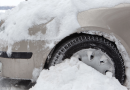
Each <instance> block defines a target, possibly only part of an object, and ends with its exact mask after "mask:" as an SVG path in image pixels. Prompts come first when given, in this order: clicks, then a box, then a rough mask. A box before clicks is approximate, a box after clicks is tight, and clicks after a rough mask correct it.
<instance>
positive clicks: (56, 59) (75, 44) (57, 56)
mask: <svg viewBox="0 0 130 90" xmlns="http://www.w3.org/2000/svg"><path fill="white" fill-rule="evenodd" d="M89 48H91V49H94V50H101V51H102V52H104V53H105V54H107V55H108V56H109V57H110V58H111V61H112V62H113V63H114V66H113V67H114V70H115V72H114V76H115V77H116V78H117V79H118V80H119V82H120V83H121V84H124V82H125V77H126V76H125V66H124V61H123V59H122V56H121V54H120V53H119V51H118V49H117V47H116V45H115V43H114V42H111V41H109V40H107V39H105V38H104V37H102V36H97V35H87V34H82V35H79V36H76V37H73V38H71V39H68V40H67V41H66V42H64V43H62V44H61V45H60V46H59V47H58V48H56V50H54V52H53V53H52V55H51V58H50V60H49V64H48V67H50V66H54V65H56V64H58V63H61V62H62V60H64V59H66V58H70V57H71V56H73V54H74V53H76V52H78V51H80V50H84V49H89Z"/></svg>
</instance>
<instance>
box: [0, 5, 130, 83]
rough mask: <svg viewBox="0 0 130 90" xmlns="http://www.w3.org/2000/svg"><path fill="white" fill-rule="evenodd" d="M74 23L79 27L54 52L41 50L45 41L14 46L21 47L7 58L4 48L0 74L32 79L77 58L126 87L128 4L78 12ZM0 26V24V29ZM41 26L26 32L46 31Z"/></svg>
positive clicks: (129, 32) (0, 55)
mask: <svg viewBox="0 0 130 90" xmlns="http://www.w3.org/2000/svg"><path fill="white" fill-rule="evenodd" d="M77 20H78V22H79V24H80V26H81V27H80V28H79V29H77V30H76V31H75V32H74V33H72V34H71V35H68V36H67V37H65V38H64V39H62V40H61V41H57V42H55V47H54V48H53V49H50V48H46V49H43V50H41V48H42V46H43V45H45V44H46V41H41V40H37V41H29V40H24V41H20V42H17V43H15V44H14V45H13V46H14V47H15V46H20V47H19V48H18V49H16V48H15V49H14V48H13V50H12V54H11V56H10V57H8V55H7V49H8V47H5V48H3V51H0V75H1V76H2V77H6V78H11V79H28V80H32V79H33V78H34V77H33V74H35V73H36V71H37V70H39V72H40V71H41V70H42V69H44V68H46V69H49V67H50V66H54V65H56V64H58V63H61V62H62V60H64V59H66V58H70V57H72V56H76V57H78V58H79V60H80V61H83V62H84V63H86V64H88V65H90V66H92V67H93V68H95V69H96V70H98V71H99V72H101V73H102V74H106V73H107V72H111V73H112V74H113V76H114V77H116V78H117V79H118V80H119V82H120V83H121V84H125V82H126V81H128V80H129V78H128V73H127V70H129V64H128V61H129V55H130V39H129V38H130V5H127V4H122V5H119V6H116V7H113V8H100V9H92V10H88V11H84V12H80V13H79V14H78V16H77ZM3 23H4V21H1V23H0V26H1V25H2V24H3ZM43 25H44V24H40V25H34V26H33V27H32V28H30V29H29V30H31V31H36V30H39V29H41V28H42V31H43V32H45V31H46V28H43V27H42V26H43ZM33 33H35V32H33ZM33 33H30V34H33ZM28 45H29V49H28ZM38 75H39V74H38Z"/></svg>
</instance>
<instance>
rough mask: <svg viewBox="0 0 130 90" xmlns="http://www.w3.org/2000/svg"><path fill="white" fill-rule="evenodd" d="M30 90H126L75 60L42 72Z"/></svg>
mask: <svg viewBox="0 0 130 90" xmlns="http://www.w3.org/2000/svg"><path fill="white" fill-rule="evenodd" d="M30 90H127V89H126V88H125V87H124V86H122V85H121V84H120V83H119V82H118V80H117V79H115V78H114V77H111V75H110V74H109V75H107V76H106V75H103V74H101V73H99V72H98V71H96V70H95V69H93V68H92V67H90V66H87V65H86V64H84V63H83V62H81V61H79V60H78V59H77V58H75V57H72V58H71V59H70V60H69V59H66V60H65V61H64V62H63V63H61V64H58V65H56V66H55V67H54V66H52V67H51V68H50V70H43V71H42V72H41V74H40V76H39V78H38V80H37V83H36V85H35V86H34V87H32V88H31V89H30Z"/></svg>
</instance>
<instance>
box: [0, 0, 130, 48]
mask: <svg viewBox="0 0 130 90" xmlns="http://www.w3.org/2000/svg"><path fill="white" fill-rule="evenodd" d="M120 3H130V0H93V1H92V0H28V1H23V2H21V3H20V4H19V5H18V6H17V7H15V8H13V9H12V10H8V11H6V13H5V14H3V15H1V16H0V20H4V21H5V23H4V24H3V25H2V26H1V28H0V40H1V43H2V40H4V42H3V44H4V45H3V46H5V45H8V46H9V45H12V44H13V43H15V42H18V41H21V40H27V39H29V40H53V41H55V40H59V39H62V38H64V37H65V36H67V35H69V34H71V33H73V32H74V31H75V30H76V29H77V28H79V27H80V25H79V24H78V22H77V14H78V13H79V12H81V11H84V10H89V9H91V8H100V7H112V6H115V5H118V4H120ZM49 21H50V22H49ZM47 22H49V23H47ZM46 23H47V25H46V28H47V30H46V33H45V34H43V33H41V31H39V32H37V33H36V34H35V35H29V31H28V29H29V28H30V27H32V26H33V25H39V24H46ZM5 41H6V42H5Z"/></svg>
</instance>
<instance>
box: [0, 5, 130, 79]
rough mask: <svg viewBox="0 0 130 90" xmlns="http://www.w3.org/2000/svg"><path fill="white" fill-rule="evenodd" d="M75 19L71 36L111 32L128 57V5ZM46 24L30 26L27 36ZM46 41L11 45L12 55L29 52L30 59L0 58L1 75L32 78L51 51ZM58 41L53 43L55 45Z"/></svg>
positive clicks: (44, 28)
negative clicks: (75, 28)
mask: <svg viewBox="0 0 130 90" xmlns="http://www.w3.org/2000/svg"><path fill="white" fill-rule="evenodd" d="M77 20H78V22H79V25H80V26H81V27H80V28H79V29H77V30H76V31H75V32H74V33H80V32H83V31H87V30H94V31H102V32H105V33H108V34H111V33H113V34H114V36H115V37H116V38H117V39H118V40H120V41H121V43H122V44H123V46H124V47H125V49H126V50H127V52H128V53H129V55H130V49H129V48H130V39H129V38H128V37H129V34H130V30H129V29H130V25H129V24H130V5H127V4H126V5H124V4H123V5H119V6H116V7H114V8H102V9H92V10H88V11H84V12H80V13H79V14H78V16H77ZM49 22H50V21H49ZM46 24H47V23H46ZM46 24H40V25H36V26H33V27H32V28H30V29H29V34H30V35H35V34H36V33H37V32H38V31H39V30H40V31H42V33H43V34H45V33H46ZM68 36H69V35H68ZM47 42H48V41H46V40H37V41H36V40H35V41H30V40H23V41H20V42H16V43H15V44H14V45H13V49H12V52H32V53H33V56H32V57H31V58H30V59H12V58H0V62H2V65H3V66H2V73H0V74H1V76H3V77H8V78H13V79H33V76H32V73H33V71H34V69H35V68H38V69H39V70H40V68H43V67H44V65H45V62H46V59H47V57H48V55H49V53H50V52H51V51H52V48H49V47H46V44H47ZM59 42H60V41H56V42H55V45H56V44H57V43H59ZM8 48H9V47H5V48H2V51H7V50H8Z"/></svg>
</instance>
